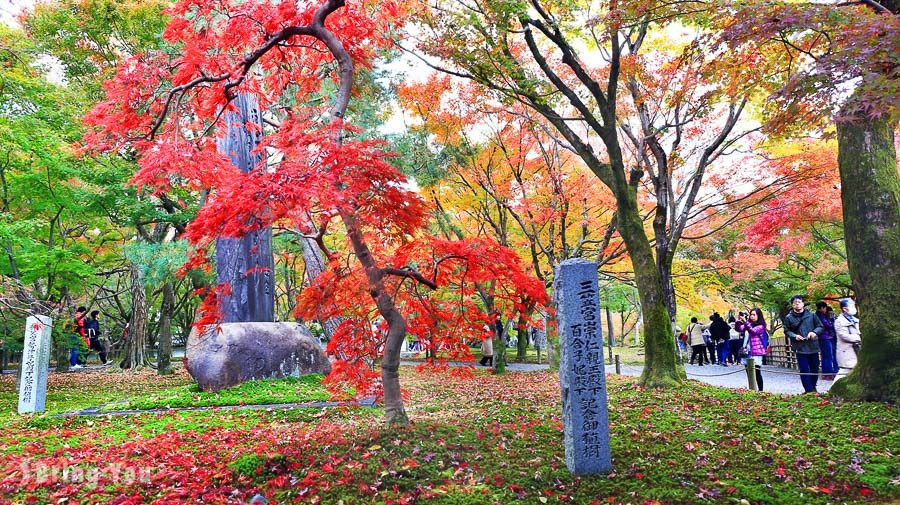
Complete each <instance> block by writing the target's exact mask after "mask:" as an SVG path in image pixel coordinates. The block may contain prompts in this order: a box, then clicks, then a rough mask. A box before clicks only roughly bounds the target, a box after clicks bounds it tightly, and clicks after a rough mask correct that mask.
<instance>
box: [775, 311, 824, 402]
mask: <svg viewBox="0 0 900 505" xmlns="http://www.w3.org/2000/svg"><path fill="white" fill-rule="evenodd" d="M823 331H824V328H822V323H821V322H819V318H818V317H816V316H815V315H814V314H813V313H812V312H810V311H808V310H806V306H805V304H804V303H803V297H802V296H800V295H794V296H792V297H791V311H790V312H788V314H787V315H786V316H784V334H785V335H787V337H788V338H789V339H790V341H791V347H792V348H793V349H794V354H795V355H796V356H797V367H798V368H800V373H801V375H800V382H801V384H803V391H804V392H806V393H815V392H816V383H818V382H819V343H818V339H819V335H821V334H822V332H823Z"/></svg>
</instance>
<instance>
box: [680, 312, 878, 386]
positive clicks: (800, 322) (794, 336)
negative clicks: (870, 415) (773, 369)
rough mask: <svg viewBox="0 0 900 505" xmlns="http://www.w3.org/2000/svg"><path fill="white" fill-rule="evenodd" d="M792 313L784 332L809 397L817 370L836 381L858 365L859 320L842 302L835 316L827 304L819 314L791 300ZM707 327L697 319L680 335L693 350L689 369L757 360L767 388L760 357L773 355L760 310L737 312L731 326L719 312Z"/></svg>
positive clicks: (759, 382) (683, 344)
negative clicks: (750, 359) (770, 351)
mask: <svg viewBox="0 0 900 505" xmlns="http://www.w3.org/2000/svg"><path fill="white" fill-rule="evenodd" d="M790 302H791V310H790V312H788V314H787V315H785V317H784V320H783V322H784V333H785V336H786V337H787V339H788V340H789V342H790V345H791V348H792V349H793V351H794V355H795V356H796V359H797V367H798V368H799V369H800V374H801V375H800V382H801V383H802V385H803V390H804V391H805V392H807V393H811V392H815V391H816V384H817V383H818V379H819V367H820V364H821V373H822V379H823V380H834V379H835V377H836V376H837V374H838V371H839V370H840V369H851V368H853V367H854V366H856V354H857V352H858V351H859V346H860V342H861V340H860V332H859V320H858V319H857V318H856V307H855V304H854V303H853V300H851V299H849V298H847V299H842V300H841V301H840V306H841V313H840V314H839V315H838V316H836V317H835V315H834V312H833V310H832V309H831V307H830V306H829V305H828V304H827V303H825V302H824V301H823V302H819V303H818V304H816V312H815V313H812V312H810V311H809V310H807V309H806V306H805V303H804V301H803V297H802V296H800V295H796V296H793V297H791V300H790ZM709 321H710V322H709V324H703V323H700V322H699V321H698V320H697V318H696V317H692V318H691V324H690V325H688V327H687V329H686V330H685V331H684V332H683V333H681V334H680V335H679V338H678V341H679V342H678V343H679V345H680V346H681V349H682V350H683V351H687V346H688V345H690V347H691V349H692V353H691V357H690V360H689V363H690V364H692V365H693V364H694V360H695V359H696V360H697V364H698V365H700V366H703V364H704V362H705V363H706V364H716V363H717V364H719V365H721V366H726V367H727V366H732V365H739V364H741V363H745V362H746V359H747V358H754V362H755V364H756V365H755V367H756V383H757V386H758V388H759V390H760V391H762V389H763V378H762V373H761V371H760V364H761V363H762V357H763V356H765V355H767V354H768V353H769V333H768V330H767V327H766V320H765V317H763V313H762V311H761V310H760V309H759V308H754V309H752V310H750V311H749V312H748V313H744V312H738V313H737V316H736V317H734V316H732V317H730V318H729V320H728V322H725V320H724V319H723V318H722V316H720V315H719V314H718V313H714V314H713V315H711V316H709Z"/></svg>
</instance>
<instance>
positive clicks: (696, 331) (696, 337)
mask: <svg viewBox="0 0 900 505" xmlns="http://www.w3.org/2000/svg"><path fill="white" fill-rule="evenodd" d="M706 329H707V326H705V325H702V324H700V323H698V322H697V318H696V317H692V318H691V324H689V325H688V327H687V333H688V338H690V344H691V349H693V352H692V353H691V359H690V364H692V365H693V364H694V358H695V357H696V358H697V360H698V363H697V364H698V365H700V366H703V361H704V359H705V360H706V362H707V363H709V359H708V358H707V357H706V341H705V340H704V338H703V332H704V331H706Z"/></svg>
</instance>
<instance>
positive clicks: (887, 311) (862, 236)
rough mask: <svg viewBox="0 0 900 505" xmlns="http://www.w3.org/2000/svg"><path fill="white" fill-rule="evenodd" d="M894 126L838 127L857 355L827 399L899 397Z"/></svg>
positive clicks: (899, 213) (899, 256)
mask: <svg viewBox="0 0 900 505" xmlns="http://www.w3.org/2000/svg"><path fill="white" fill-rule="evenodd" d="M896 128H897V121H896V120H890V119H880V120H874V121H865V122H860V123H854V124H847V123H838V125H837V133H838V168H839V170H840V175H841V199H842V201H843V212H844V237H845V238H844V240H845V242H846V246H847V264H848V266H849V268H850V277H851V278H852V280H853V290H854V291H855V292H856V297H857V303H858V304H859V309H860V318H859V320H860V334H861V336H862V348H861V349H860V352H859V361H858V363H857V365H856V367H855V368H854V369H853V371H852V372H851V373H850V375H848V376H847V377H845V378H844V379H841V380H839V381H837V382H836V383H835V384H834V386H833V387H832V388H831V394H833V395H835V396H839V397H842V398H847V399H854V400H877V401H888V402H894V403H896V402H897V401H898V398H900V362H898V359H897V357H898V356H900V318H898V317H897V307H898V306H900V292H898V290H897V287H898V286H900V177H898V174H897V153H896V150H895V146H894V132H895V130H896Z"/></svg>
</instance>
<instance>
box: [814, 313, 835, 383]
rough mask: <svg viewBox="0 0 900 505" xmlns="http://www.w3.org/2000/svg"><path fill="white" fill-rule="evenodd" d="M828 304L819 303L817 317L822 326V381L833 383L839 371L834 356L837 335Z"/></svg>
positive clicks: (820, 344) (820, 341) (820, 338)
mask: <svg viewBox="0 0 900 505" xmlns="http://www.w3.org/2000/svg"><path fill="white" fill-rule="evenodd" d="M828 308H829V307H828V304H827V303H825V302H819V303H817V304H816V317H817V318H819V323H821V324H822V334H821V335H819V352H820V354H821V355H822V356H821V357H822V380H826V381H833V380H834V375H835V374H836V373H837V371H838V365H837V359H836V357H835V355H834V345H835V340H834V339H835V335H834V318H832V317H831V316H829V315H828Z"/></svg>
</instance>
